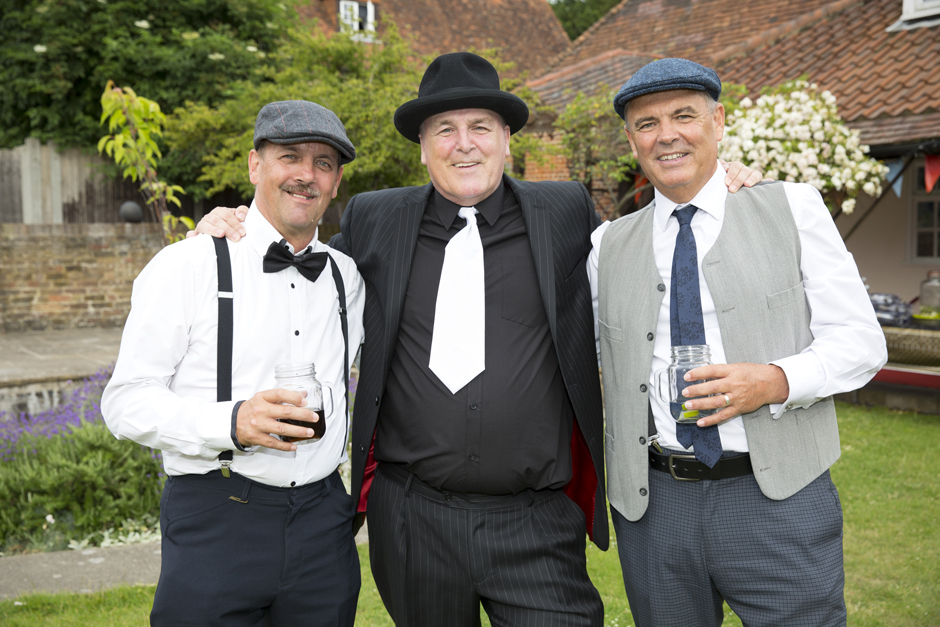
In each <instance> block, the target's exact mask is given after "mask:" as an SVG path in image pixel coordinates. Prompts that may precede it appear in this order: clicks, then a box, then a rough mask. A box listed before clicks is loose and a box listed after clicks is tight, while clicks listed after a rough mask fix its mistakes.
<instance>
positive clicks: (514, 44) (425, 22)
mask: <svg viewBox="0 0 940 627" xmlns="http://www.w3.org/2000/svg"><path fill="white" fill-rule="evenodd" d="M373 4H374V5H375V13H376V21H377V22H378V27H379V33H380V39H381V29H382V25H383V23H384V22H387V21H392V22H394V23H395V25H396V26H398V29H399V31H400V32H401V33H403V34H404V35H405V36H406V37H408V38H410V39H411V40H412V45H413V47H414V49H415V51H416V52H417V53H418V54H421V55H438V54H444V53H446V52H456V51H459V50H469V49H471V48H472V49H476V50H483V49H487V48H499V49H500V51H501V56H502V60H503V61H512V62H514V63H515V64H516V67H515V68H514V69H513V70H512V71H509V72H503V74H505V75H507V76H515V75H517V74H519V73H522V72H528V73H530V74H534V73H535V72H536V71H537V70H540V69H541V68H543V67H545V65H546V64H548V62H549V61H551V60H552V59H553V58H555V57H557V56H558V55H559V54H560V53H562V52H564V51H565V50H567V49H568V46H569V45H570V43H571V42H570V41H569V40H568V35H566V34H565V30H564V29H563V28H562V26H561V23H560V22H559V21H558V18H557V17H555V13H554V12H553V11H552V8H551V6H550V5H549V4H548V2H546V1H545V0H373ZM337 8H338V3H337V0H307V1H306V2H304V3H303V4H302V5H300V6H299V7H298V10H299V11H300V13H301V15H303V16H304V17H307V18H313V17H315V18H317V19H319V20H320V24H321V27H323V28H324V30H327V32H335V31H336V30H337V28H338V20H337Z"/></svg>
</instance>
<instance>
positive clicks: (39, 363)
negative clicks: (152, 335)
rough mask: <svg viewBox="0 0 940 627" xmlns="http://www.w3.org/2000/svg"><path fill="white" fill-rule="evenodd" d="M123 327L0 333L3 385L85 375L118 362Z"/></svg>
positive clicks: (0, 360)
mask: <svg viewBox="0 0 940 627" xmlns="http://www.w3.org/2000/svg"><path fill="white" fill-rule="evenodd" d="M121 331H122V329H69V330H64V331H27V332H24V333H0V386H15V385H24V384H27V383H36V382H40V381H55V380H65V379H72V380H73V381H80V380H81V379H83V378H85V377H88V376H90V375H93V374H94V373H95V372H97V371H98V370H100V369H101V368H103V367H104V366H107V365H108V364H111V363H114V361H115V360H116V359H117V354H118V348H119V347H120V345H121Z"/></svg>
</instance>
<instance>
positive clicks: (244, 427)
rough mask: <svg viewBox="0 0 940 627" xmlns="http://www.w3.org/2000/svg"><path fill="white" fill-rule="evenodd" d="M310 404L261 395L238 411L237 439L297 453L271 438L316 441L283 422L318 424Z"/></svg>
mask: <svg viewBox="0 0 940 627" xmlns="http://www.w3.org/2000/svg"><path fill="white" fill-rule="evenodd" d="M200 224H201V223H200ZM283 403H289V404H288V405H284V404H283ZM306 404H307V400H306V398H305V395H304V394H302V393H300V392H291V391H289V390H281V389H274V390H265V391H264V392H258V393H257V394H255V395H254V396H252V397H251V399H249V400H247V401H245V402H244V403H242V406H241V407H239V408H238V416H236V418H235V437H237V438H238V441H239V442H240V443H241V445H242V446H266V447H268V448H275V449H278V450H280V451H296V450H297V445H296V444H291V443H290V442H282V441H281V440H278V439H277V438H275V437H273V436H272V435H271V434H272V433H275V434H277V435H286V436H287V437H291V438H301V439H306V438H312V437H313V429H309V428H306V427H298V426H296V425H292V424H288V423H286V422H280V421H281V420H284V419H285V418H290V419H293V420H302V421H305V422H316V421H317V419H318V418H317V415H316V414H315V413H313V412H311V411H310V410H308V409H302V407H303V406H304V405H306Z"/></svg>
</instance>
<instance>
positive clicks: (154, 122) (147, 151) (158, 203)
mask: <svg viewBox="0 0 940 627" xmlns="http://www.w3.org/2000/svg"><path fill="white" fill-rule="evenodd" d="M101 109H102V113H101V122H100V123H101V124H102V125H103V124H104V123H105V121H107V123H108V132H109V133H111V134H110V135H105V136H104V137H102V138H101V139H100V140H99V141H98V153H99V154H101V153H106V154H107V155H108V156H109V157H111V158H112V159H114V162H115V163H116V164H117V165H118V167H120V168H123V172H122V173H123V175H124V178H125V179H127V178H129V179H131V180H132V181H134V182H135V183H139V184H140V192H141V193H142V194H143V195H144V198H145V199H146V201H147V205H148V206H150V208H151V210H152V211H153V216H154V219H155V220H156V221H157V222H158V223H160V224H162V225H163V244H164V245H166V244H168V243H171V242H174V241H178V240H179V239H182V236H179V235H174V231H175V227H176V226H177V224H179V222H183V223H184V224H186V225H187V226H189V228H194V225H193V222H192V220H190V219H189V218H187V217H181V218H177V217H176V216H174V215H173V214H171V213H170V212H169V211H168V210H167V203H168V202H172V203H173V204H175V205H176V206H177V207H179V206H180V201H179V198H177V197H176V194H184V193H185V192H184V191H183V188H182V187H180V186H179V185H170V184H169V183H167V182H166V181H162V180H160V178H159V177H158V175H157V162H158V160H159V159H160V158H161V157H162V155H161V154H160V148H159V147H158V146H157V142H156V138H157V137H159V136H160V135H161V134H162V132H163V126H164V124H166V116H165V115H164V114H163V113H162V112H161V111H160V105H158V104H157V103H156V102H154V101H152V100H148V99H147V98H143V97H140V96H138V95H137V94H136V93H134V90H133V89H131V88H130V87H124V88H121V87H117V86H116V85H115V84H114V81H110V80H109V81H108V84H107V85H106V86H105V88H104V93H103V94H101Z"/></svg>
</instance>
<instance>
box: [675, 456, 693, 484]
mask: <svg viewBox="0 0 940 627" xmlns="http://www.w3.org/2000/svg"><path fill="white" fill-rule="evenodd" d="M674 459H691V460H694V459H695V455H670V456H669V474H670V475H672V478H673V479H675V480H676V481H701V479H696V478H695V477H678V476H676V466H675V464H673V463H672V460H674Z"/></svg>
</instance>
